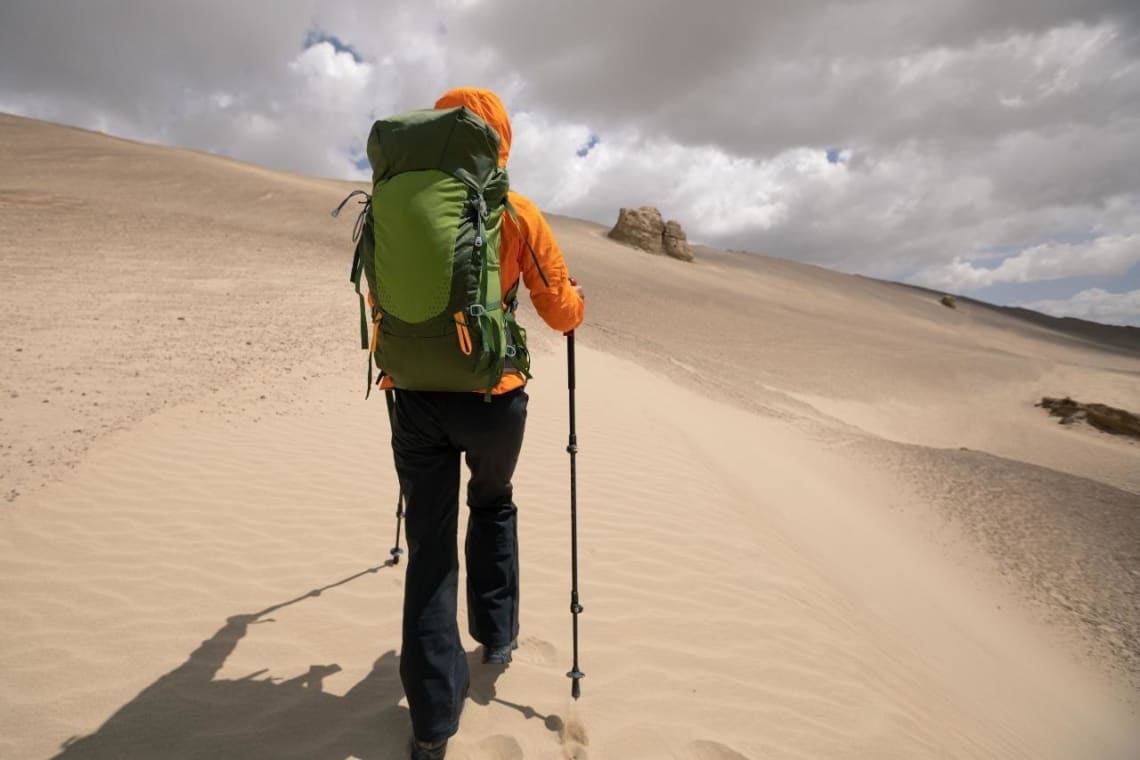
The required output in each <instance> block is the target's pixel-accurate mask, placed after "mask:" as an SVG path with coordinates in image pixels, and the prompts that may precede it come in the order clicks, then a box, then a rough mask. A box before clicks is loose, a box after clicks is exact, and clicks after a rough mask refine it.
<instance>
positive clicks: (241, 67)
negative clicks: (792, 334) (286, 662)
mask: <svg viewBox="0 0 1140 760" xmlns="http://www.w3.org/2000/svg"><path fill="white" fill-rule="evenodd" d="M455 86H480V87H488V88H491V89H493V90H495V91H496V92H498V93H499V94H500V96H502V98H503V100H504V102H505V103H506V105H507V108H508V110H509V111H510V114H511V119H512V124H513V131H514V144H513V149H512V154H511V156H512V157H511V163H510V171H511V181H512V187H513V188H515V189H516V190H518V191H520V192H522V193H524V194H525V195H528V196H529V197H531V198H532V199H533V200H534V201H535V202H537V203H538V204H539V206H540V207H541V208H543V209H544V210H546V211H548V212H553V213H559V214H566V215H570V216H575V217H579V218H584V219H589V220H592V221H596V222H599V223H602V224H612V223H613V222H614V221H615V220H616V219H617V213H618V209H619V208H621V207H623V206H643V205H652V206H657V207H658V208H660V209H661V210H662V212H663V213H664V214H665V216H666V218H670V219H676V220H677V221H679V222H681V224H682V225H683V226H684V229H685V231H686V232H687V234H688V236H689V238H690V240H693V241H695V242H701V243H705V244H709V245H715V246H718V247H723V248H729V249H739V250H748V251H755V252H759V253H763V254H767V255H771V256H778V257H781V258H787V259H794V260H798V261H804V262H809V263H814V264H819V265H822V266H826V267H830V268H833V269H838V270H840V271H844V272H852V273H859V274H865V275H869V276H873V277H881V278H885V279H891V280H897V281H902V282H909V283H914V284H918V285H923V286H926V287H931V288H935V289H938V290H943V291H946V292H951V293H955V294H959V295H967V296H972V297H975V298H980V299H982V300H986V301H990V302H993V303H999V304H1004V305H1019V306H1026V307H1028V308H1033V309H1037V310H1039V311H1044V312H1046V313H1049V314H1053V315H1056V316H1075V317H1080V318H1084V319H1091V320H1095V321H1099V322H1106V323H1113V324H1130V325H1137V326H1140V2H1137V1H1136V0H1000V1H999V0H877V1H867V2H863V1H860V0H817V1H815V2H809V1H808V0H803V1H801V2H795V1H794V0H782V1H777V0H710V1H709V2H703V3H664V2H658V1H657V0H624V1H623V0H576V2H573V3H568V2H548V1H546V0H434V1H433V0H389V1H386V0H371V1H369V2H333V1H323V2H322V1H319V0H242V2H233V1H232V0H166V1H165V2H152V1H147V0H52V1H51V2H44V1H43V0H0V111H5V112H9V113H15V114H20V115H24V116H31V117H35V118H41V119H47V120H51V121H57V122H62V123H66V124H73V125H77V126H81V127H86V128H89V129H96V130H100V131H104V132H108V133H111V134H114V135H118V136H122V137H127V138H132V139H138V140H144V141H148V142H158V143H165V144H171V145H180V146H185V147H189V148H195V149H200V150H207V151H211V152H215V153H220V154H223V155H227V156H232V157H234V158H237V159H241V160H245V161H251V162H254V163H258V164H262V165H266V166H270V167H274V168H280V169H288V170H291V171H296V172H302V173H305V174H311V175H317V176H324V177H335V178H346V179H351V178H365V177H367V176H368V169H367V159H366V158H365V157H364V142H365V139H366V138H367V134H368V129H369V127H370V126H371V123H372V121H373V120H374V119H376V118H380V117H383V116H386V115H390V114H393V113H399V112H402V111H406V110H411V109H415V108H427V107H430V106H431V105H432V103H433V102H434V101H435V99H436V98H437V97H438V96H439V95H440V94H442V93H443V92H444V91H446V90H447V89H449V88H451V87H455ZM2 182H3V175H2V172H0V183H2ZM314 223H317V222H316V220H314ZM570 255H572V252H570Z"/></svg>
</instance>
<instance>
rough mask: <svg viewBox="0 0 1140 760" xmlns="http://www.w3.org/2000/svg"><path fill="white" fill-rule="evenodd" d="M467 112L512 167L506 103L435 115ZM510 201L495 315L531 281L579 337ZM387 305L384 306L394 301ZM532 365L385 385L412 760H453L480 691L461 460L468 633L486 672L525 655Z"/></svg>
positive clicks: (544, 258)
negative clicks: (471, 654) (455, 739)
mask: <svg viewBox="0 0 1140 760" xmlns="http://www.w3.org/2000/svg"><path fill="white" fill-rule="evenodd" d="M460 106H462V107H465V108H466V109H468V110H469V111H471V112H472V113H474V114H475V115H476V116H478V117H479V118H481V119H482V120H483V121H484V122H486V124H487V125H489V126H490V127H491V128H493V129H494V131H495V133H497V135H498V138H499V156H498V165H499V167H505V166H506V162H507V156H508V154H509V152H510V144H511V125H510V122H509V120H508V118H507V113H506V109H505V108H504V107H503V104H502V102H501V101H500V100H499V98H498V96H496V95H495V94H494V93H493V92H490V91H488V90H482V89H474V88H461V89H455V90H451V91H450V92H448V93H447V94H445V95H444V96H443V97H442V98H440V99H439V101H438V102H436V104H435V109H436V110H441V109H454V108H457V107H460ZM370 155H371V154H370ZM504 181H505V180H504ZM508 200H509V205H510V209H509V210H508V212H505V213H502V215H501V217H499V223H500V225H501V226H500V233H499V264H500V273H499V274H500V281H501V290H502V292H501V294H500V295H501V296H502V304H495V306H496V307H498V306H502V307H503V309H504V310H509V313H506V319H507V320H508V321H511V320H513V311H514V309H513V306H514V305H515V304H512V301H514V294H515V289H516V288H517V283H518V281H519V279H520V277H521V280H522V283H523V284H525V285H526V287H527V290H528V291H529V294H530V298H531V302H532V303H533V304H534V307H535V309H536V311H537V312H538V314H539V315H540V316H541V317H542V319H543V320H544V321H545V322H546V324H547V325H549V326H550V327H551V328H552V329H554V330H557V331H559V332H562V333H566V332H569V331H572V330H573V329H574V328H576V327H577V326H578V325H579V324H580V323H581V322H582V317H583V314H584V311H585V303H584V300H583V297H582V292H581V290H580V289H579V288H578V286H577V285H576V284H575V283H574V282H573V281H572V280H571V279H570V276H569V274H568V272H567V269H566V264H565V262H564V260H563V257H562V252H561V250H560V249H559V247H558V243H557V242H556V241H555V239H554V235H553V233H552V232H551V230H550V227H549V226H548V224H547V222H546V220H545V219H544V218H543V216H542V214H541V213H540V212H539V210H538V208H537V207H536V206H535V205H534V204H533V203H532V202H531V201H530V200H528V199H526V198H525V197H523V196H521V195H519V194H517V193H515V192H510V193H509V196H508ZM516 215H517V218H516ZM381 290H383V288H381ZM381 296H382V294H381ZM380 301H381V304H380V305H381V306H382V305H383V303H382V302H383V297H381V298H380ZM476 313H478V310H476ZM456 317H457V318H458V319H457V320H456V329H457V330H458V331H459V333H460V338H459V343H460V345H461V347H462V348H463V349H464V352H465V353H470V351H471V350H472V346H471V343H472V338H471V336H470V335H469V334H466V333H467V327H466V320H467V319H468V318H469V317H466V316H465V315H464V314H462V313H457V314H456ZM385 319H387V317H385ZM509 333H510V337H511V339H512V341H511V342H512V345H513V347H514V349H515V350H516V353H513V354H512V353H508V354H507V355H508V356H514V357H516V358H517V357H521V356H522V354H521V353H519V352H521V351H523V349H524V346H523V345H522V344H523V343H524V342H525V333H523V332H522V331H521V329H518V330H516V329H514V328H513V327H512V329H511V330H509ZM383 337H385V336H382V338H383ZM465 339H466V344H465V343H464V341H465ZM476 342H477V341H476ZM377 363H378V364H379V363H380V359H378V360H377ZM515 364H518V365H520V366H515ZM528 365H529V355H527V358H526V361H525V363H524V362H521V361H516V362H515V363H512V362H511V361H509V360H508V361H507V362H505V365H504V368H503V370H502V374H501V375H500V376H498V377H497V382H495V384H494V386H493V387H490V388H482V387H471V388H470V390H466V391H433V390H410V389H407V388H402V387H400V386H401V383H400V378H399V377H396V378H393V377H391V375H390V374H389V375H387V376H385V377H384V378H383V380H382V385H381V387H383V388H386V389H393V395H394V405H393V408H392V410H391V411H392V414H391V419H392V448H393V451H394V454H395V461H396V471H397V474H398V475H399V480H400V488H401V489H402V491H403V494H404V498H405V500H406V502H405V504H406V512H407V524H406V535H407V543H408V566H407V571H406V578H405V586H404V619H403V644H402V650H401V653H400V678H401V681H402V682H403V685H404V692H405V694H406V695H407V698H408V707H409V710H410V712H411V718H412V730H413V734H414V740H413V746H412V758H413V760H440V758H443V757H444V753H445V752H446V748H447V740H448V738H449V737H451V736H452V735H454V734H455V732H456V731H457V730H458V726H459V716H460V712H461V711H462V709H463V702H464V699H465V697H466V694H467V687H468V684H469V682H470V675H469V672H468V666H467V659H466V655H465V653H464V651H463V646H462V644H461V641H460V636H459V628H458V624H457V622H456V596H457V593H458V578H459V562H458V556H457V550H456V532H457V526H458V519H459V514H458V510H459V483H460V456H461V455H463V457H464V459H465V461H466V464H467V466H468V468H469V469H470V481H469V482H468V485H467V506H468V508H469V517H468V527H467V537H466V543H465V552H466V563H465V566H466V572H467V588H466V592H467V610H468V630H469V632H470V634H471V636H472V638H474V639H475V640H476V641H478V642H479V643H480V644H482V661H483V662H484V663H486V664H488V665H490V666H505V665H507V664H508V663H509V662H510V661H511V652H512V650H513V649H515V648H516V647H517V638H518V631H519V622H518V617H519V560H518V535H517V527H516V525H517V523H516V519H517V518H516V507H515V503H514V501H513V492H512V487H511V478H512V477H513V475H514V471H515V465H516V463H517V461H518V456H519V450H520V448H521V447H522V442H523V430H524V427H525V422H526V414H527V393H526V390H525V387H524V386H525V385H526V381H527V377H528V376H529V373H528Z"/></svg>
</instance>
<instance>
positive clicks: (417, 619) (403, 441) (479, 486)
mask: <svg viewBox="0 0 1140 760" xmlns="http://www.w3.org/2000/svg"><path fill="white" fill-rule="evenodd" d="M527 398H528V397H527V394H526V391H525V390H523V389H522V388H520V389H518V390H515V391H511V392H510V393H505V394H503V395H501V396H494V397H492V399H491V401H490V402H489V403H488V402H486V401H484V398H483V395H482V394H480V393H432V392H424V391H396V404H395V409H394V411H393V414H392V448H393V450H394V452H395V457H396V472H397V474H398V475H399V478H400V487H401V488H402V489H403V491H404V497H405V499H406V505H407V521H406V523H405V528H406V535H407V540H408V567H407V571H406V577H405V581H404V625H403V647H402V651H401V653H400V679H401V681H403V684H404V693H405V694H406V695H407V697H408V707H409V709H410V711H411V714H412V730H413V732H414V733H415V735H416V738H417V739H421V740H425V741H434V740H437V739H442V738H445V737H448V736H451V735H452V734H454V733H455V732H456V730H457V729H458V727H459V713H460V710H461V709H462V703H463V697H464V694H465V692H466V690H467V685H468V683H469V681H470V674H469V672H468V668H467V659H466V656H465V653H464V651H463V646H462V643H461V642H460V639H459V626H458V624H457V622H456V600H457V594H458V586H459V558H458V552H457V549H456V533H457V530H458V523H459V475H460V470H459V456H460V454H461V453H465V454H466V460H467V466H468V468H469V469H470V470H471V478H470V481H469V482H468V485H467V506H468V507H469V508H470V510H471V512H470V515H469V516H468V522H467V541H466V544H465V551H466V568H467V616H468V624H469V625H468V628H469V631H470V633H471V636H472V638H474V639H475V640H476V641H478V642H480V643H482V644H484V645H486V646H502V645H504V644H508V643H510V642H511V641H512V640H513V639H514V638H515V637H516V636H517V635H518V610H519V561H518V533H517V519H516V512H517V510H516V508H515V504H514V501H513V500H512V489H511V478H512V477H513V476H514V471H515V465H516V464H517V462H518V456H519V450H520V449H521V448H522V441H523V430H524V428H525V426H526V405H527Z"/></svg>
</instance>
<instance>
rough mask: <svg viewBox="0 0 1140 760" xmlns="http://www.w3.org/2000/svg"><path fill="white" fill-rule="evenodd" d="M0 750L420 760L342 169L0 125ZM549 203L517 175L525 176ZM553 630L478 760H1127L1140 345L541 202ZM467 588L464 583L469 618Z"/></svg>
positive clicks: (544, 437) (534, 438)
mask: <svg viewBox="0 0 1140 760" xmlns="http://www.w3.org/2000/svg"><path fill="white" fill-rule="evenodd" d="M0 161H2V163H3V165H4V167H5V176H4V179H3V181H2V183H0V239H2V240H3V241H4V248H3V253H2V258H0V273H2V278H0V281H2V282H3V288H4V298H3V299H0V312H2V316H3V320H4V324H5V329H4V331H3V333H2V335H0V351H2V352H3V356H4V357H5V359H6V361H5V363H4V364H3V365H2V366H3V369H2V370H0V386H2V396H0V398H2V399H3V407H2V409H3V411H2V414H0V424H2V425H3V429H4V432H5V436H4V438H5V441H4V447H3V449H2V450H0V453H2V457H0V478H2V479H3V482H2V484H0V492H3V493H4V494H5V496H6V502H4V504H3V508H2V512H0V621H2V622H0V757H3V758H8V757H13V758H46V757H64V758H72V759H74V758H81V759H83V758H85V759H88V760H90V759H92V758H117V757H124V756H127V757H171V758H198V757H212V758H246V757H297V758H330V759H331V758H348V757H357V758H380V759H386V758H402V757H405V755H406V748H405V747H406V741H407V736H408V730H409V729H408V721H407V713H406V707H405V705H404V704H403V703H402V701H401V700H402V693H401V689H400V684H399V678H398V675H397V669H396V668H397V663H398V648H399V637H398V632H399V610H400V603H401V575H402V570H403V566H402V565H395V566H392V565H386V564H385V560H386V559H387V557H388V549H389V547H390V546H391V545H392V542H393V538H394V532H395V520H394V509H395V500H396V486H395V479H394V477H393V473H392V471H391V459H390V452H389V449H388V447H387V442H386V437H387V425H386V421H385V417H384V407H383V403H382V401H381V400H380V399H379V398H375V397H374V398H372V399H371V400H369V401H367V402H365V401H364V398H363V391H364V374H365V373H364V368H365V358H364V354H363V353H361V352H360V351H359V350H357V348H356V346H357V345H358V344H357V340H358V333H357V323H356V297H355V295H354V294H353V293H352V291H351V287H350V286H349V285H348V283H347V270H348V265H349V261H350V258H351V250H350V247H349V242H348V238H349V234H350V227H351V219H350V218H346V217H349V216H350V215H349V214H347V213H346V215H345V217H342V218H341V219H339V220H337V221H335V222H334V221H333V220H331V219H330V218H329V217H328V216H327V212H328V210H329V209H331V208H332V206H334V205H335V204H336V203H337V202H338V201H339V200H340V198H341V197H343V195H344V194H346V193H347V192H348V190H349V189H351V187H352V186H351V185H348V184H346V183H339V182H331V181H323V180H315V179H308V178H304V177H297V176H292V175H288V174H282V173H276V172H270V171H267V170H264V169H260V168H257V167H252V166H248V165H244V164H240V163H236V162H232V161H229V160H226V159H222V158H218V157H213V156H207V155H202V154H196V153H192V152H188V151H182V150H176V149H170V148H161V147H155V146H146V145H139V144H136V143H131V142H128V141H122V140H115V139H111V138H108V137H105V136H102V135H97V134H93V133H89V132H83V131H80V130H73V129H67V128H62V127H58V126H54V125H48V124H43V123H38V122H33V121H29V120H25V119H19V118H15V117H9V116H0ZM523 190H524V191H525V188H523ZM552 223H553V225H554V227H555V231H556V233H557V234H558V235H559V238H560V240H561V241H562V243H563V246H564V248H565V249H566V251H567V256H568V258H569V260H570V263H571V266H572V268H573V270H574V272H575V274H576V275H577V276H578V277H579V278H580V279H581V281H582V282H583V283H584V285H585V286H586V288H587V292H588V298H589V317H588V318H589V324H588V325H587V326H585V327H584V328H583V329H582V330H581V331H580V333H579V341H580V346H579V349H580V350H579V357H578V367H577V371H578V380H579V390H578V409H579V412H578V414H579V419H578V423H579V430H580V439H581V440H580V444H581V447H582V453H581V455H580V467H579V478H580V480H579V487H580V509H581V543H582V552H581V562H582V602H583V604H584V606H585V612H584V614H583V616H582V667H583V669H584V670H585V671H586V673H587V678H586V679H585V681H584V682H583V696H582V699H581V700H580V701H579V702H576V703H575V702H573V701H571V700H570V698H569V681H568V679H566V678H565V676H564V673H565V671H566V670H568V669H569V664H570V637H569V614H568V610H567V608H568V603H569V551H568V550H569V547H568V530H567V529H568V514H567V505H568V499H569V483H568V463H567V456H566V453H565V451H564V447H565V442H566V433H567V431H566V387H565V372H566V366H565V354H564V350H563V346H562V339H561V338H560V337H559V336H557V335H554V334H551V333H547V332H544V331H543V330H542V329H541V327H540V326H539V325H538V324H537V323H536V318H535V317H534V315H533V314H532V313H529V312H527V313H525V314H524V317H523V318H524V319H525V320H526V321H527V323H528V324H529V325H530V326H531V328H532V329H531V331H530V333H531V335H532V340H533V346H534V348H535V351H536V354H537V357H536V379H535V381H534V382H533V383H532V385H531V386H530V393H531V412H530V416H529V432H528V442H527V446H526V449H525V451H524V455H523V459H522V461H521V463H520V469H519V475H518V480H517V483H516V488H517V496H518V500H519V504H520V510H521V512H522V518H521V520H522V521H521V527H520V531H521V534H522V535H521V540H522V548H523V557H522V567H523V582H524V589H523V613H522V614H523V619H522V624H523V635H522V641H521V648H520V650H519V652H518V654H517V657H516V661H515V663H514V664H513V665H512V666H511V667H510V668H509V669H507V670H505V671H499V670H493V669H487V668H484V667H482V666H479V665H478V664H477V660H476V658H477V657H478V654H477V650H476V647H475V645H474V643H473V642H468V645H469V650H470V651H471V653H472V654H471V657H472V658H473V663H474V664H473V672H474V673H475V680H474V682H473V684H472V690H471V699H470V700H469V702H468V705H467V708H466V711H465V713H464V716H463V721H462V724H461V728H460V732H459V734H458V735H457V736H456V737H455V739H454V741H453V743H452V748H451V751H450V752H449V755H448V757H449V758H452V757H455V758H480V759H483V760H516V759H517V758H587V757H589V758H595V759H596V758H662V757H676V758H686V759H688V760H710V759H711V760H734V759H736V760H738V759H739V758H742V757H743V758H750V759H752V760H759V758H826V757H834V758H852V757H854V758H918V757H931V758H960V757H961V758H966V757H986V758H1072V757H1097V758H1130V757H1135V756H1136V754H1137V752H1138V750H1140V731H1138V730H1137V728H1136V726H1137V725H1140V721H1138V720H1137V717H1138V716H1137V712H1136V706H1135V696H1136V693H1137V692H1136V683H1137V681H1136V680H1135V677H1136V674H1137V672H1138V669H1137V665H1136V650H1137V638H1136V632H1137V631H1138V630H1140V627H1138V620H1140V615H1138V613H1137V609H1136V606H1135V605H1136V599H1137V594H1136V588H1137V583H1138V579H1140V558H1138V557H1137V556H1136V554H1135V547H1136V546H1137V545H1140V544H1138V542H1137V541H1136V540H1134V538H1133V537H1134V536H1137V535H1138V533H1137V525H1138V521H1140V467H1138V466H1137V465H1138V464H1140V447H1137V446H1136V445H1135V444H1130V443H1128V442H1126V441H1121V440H1117V439H1113V438H1111V437H1109V436H1106V435H1105V434H1102V433H1098V432H1096V431H1093V430H1091V429H1081V428H1077V429H1068V428H1062V427H1060V426H1058V425H1056V423H1055V422H1054V421H1051V420H1050V419H1049V418H1048V417H1047V416H1046V415H1045V414H1044V413H1043V412H1042V411H1041V410H1039V409H1035V408H1033V402H1034V401H1036V400H1037V399H1038V398H1039V397H1040V396H1041V395H1059V394H1064V393H1069V394H1071V395H1073V396H1074V397H1078V398H1087V399H1088V400H1096V401H1102V402H1104V403H1110V404H1113V405H1117V406H1123V407H1125V408H1133V409H1136V408H1140V400H1138V399H1137V393H1138V391H1137V388H1138V387H1140V384H1138V383H1137V380H1138V379H1140V360H1137V358H1136V357H1135V355H1133V354H1131V353H1129V352H1127V351H1112V350H1106V349H1104V348H1102V347H1099V346H1098V345H1091V344H1090V343H1089V342H1088V341H1082V340H1077V339H1074V338H1073V337H1072V336H1067V335H1065V334H1062V333H1057V332H1055V331H1050V330H1045V329H1043V328H1042V327H1041V326H1039V325H1034V324H1031V323H1028V322H1026V321H1024V320H1018V319H1016V318H1014V317H1010V316H1007V315H1002V314H995V313H993V312H992V311H988V310H987V311H986V312H985V313H984V314H983V313H982V311H980V310H977V309H975V308H973V307H972V306H971V305H970V304H966V305H965V306H964V308H962V309H959V310H955V311H951V310H948V309H945V308H944V307H942V306H940V305H938V303H937V301H936V300H935V299H930V298H928V297H927V296H926V294H923V293H921V292H919V291H913V290H908V289H905V288H901V287H899V286H892V285H890V284H889V283H877V282H874V281H870V280H865V279H862V278H855V277H849V276H846V275H840V274H836V273H832V272H827V271H825V270H820V269H817V268H814V267H808V266H803V265H798V264H793V263H790V262H781V261H777V260H773V259H766V258H762V257H755V258H741V257H740V255H732V254H716V253H713V254H709V255H706V256H704V257H703V258H702V259H700V260H699V261H698V262H697V263H696V264H694V265H686V264H682V263H680V262H675V261H671V260H666V259H663V258H654V257H650V256H648V255H644V254H641V253H638V252H636V251H632V250H630V249H627V248H624V247H622V246H619V245H616V244H614V243H612V242H610V241H608V240H606V239H605V238H604V234H603V233H604V231H603V230H602V229H601V228H599V227H597V226H596V225H591V224H588V223H585V222H579V221H575V220H570V219H561V218H554V219H552ZM461 601H462V600H461Z"/></svg>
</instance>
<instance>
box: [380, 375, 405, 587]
mask: <svg viewBox="0 0 1140 760" xmlns="http://www.w3.org/2000/svg"><path fill="white" fill-rule="evenodd" d="M384 401H385V402H387V404H388V424H389V425H391V424H393V423H392V416H393V415H394V414H395V411H396V399H395V397H394V396H393V394H392V391H390V390H386V391H384ZM403 521H404V489H403V487H402V486H401V487H400V494H399V496H397V497H396V545H395V546H393V547H392V549H391V551H389V552H388V553H389V554H391V555H392V564H393V565H398V564H400V555H401V554H403V553H404V550H403V549H401V548H400V528H401V527H402V524H403Z"/></svg>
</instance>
